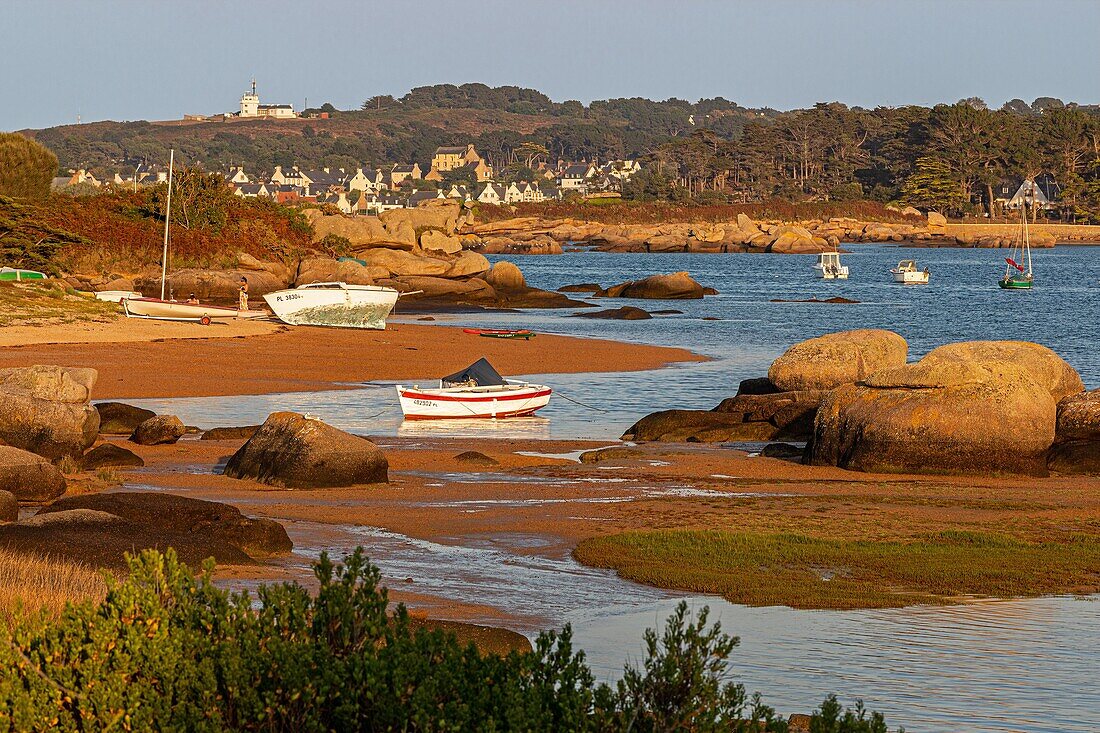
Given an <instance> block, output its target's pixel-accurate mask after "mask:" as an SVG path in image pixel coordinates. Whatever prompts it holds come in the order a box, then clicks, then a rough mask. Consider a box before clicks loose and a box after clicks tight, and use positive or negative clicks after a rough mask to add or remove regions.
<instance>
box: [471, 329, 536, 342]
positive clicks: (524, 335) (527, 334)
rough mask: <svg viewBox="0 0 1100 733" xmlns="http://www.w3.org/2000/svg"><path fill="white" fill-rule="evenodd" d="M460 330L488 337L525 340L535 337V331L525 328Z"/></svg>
mask: <svg viewBox="0 0 1100 733" xmlns="http://www.w3.org/2000/svg"><path fill="white" fill-rule="evenodd" d="M462 332H463V333H469V334H473V335H475V336H481V337H483V338H490V339H523V340H524V341H527V340H530V339H533V338H534V337H535V332H534V331H529V330H527V329H526V328H520V329H506V328H464V329H462Z"/></svg>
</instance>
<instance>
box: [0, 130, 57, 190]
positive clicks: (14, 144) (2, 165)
mask: <svg viewBox="0 0 1100 733" xmlns="http://www.w3.org/2000/svg"><path fill="white" fill-rule="evenodd" d="M56 175H57V156H56V155H54V154H53V153H52V152H51V151H50V150H49V148H47V147H46V146H45V145H42V144H41V143H39V142H37V141H35V140H31V139H30V138H27V137H23V136H22V135H19V134H17V133H14V132H0V196H10V197H11V198H17V199H43V198H46V197H47V196H49V194H50V184H51V183H53V179H54V176H56Z"/></svg>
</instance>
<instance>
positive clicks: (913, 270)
mask: <svg viewBox="0 0 1100 733" xmlns="http://www.w3.org/2000/svg"><path fill="white" fill-rule="evenodd" d="M890 273H891V274H892V275H893V276H894V282H896V283H902V284H904V285H927V284H928V278H929V276H930V275H931V273H930V272H929V270H928V268H927V267H926V268H924V269H923V270H920V269H918V268H917V262H916V260H902V261H901V262H899V263H898V266H897V267H895V268H893V269H892V270H890Z"/></svg>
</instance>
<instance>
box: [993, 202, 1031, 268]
mask: <svg viewBox="0 0 1100 733" xmlns="http://www.w3.org/2000/svg"><path fill="white" fill-rule="evenodd" d="M1019 260H1023V261H1024V264H1020V262H1019ZM1005 263H1006V265H1005V274H1004V277H1002V278H1001V279H1000V281H999V282H998V283H997V284H998V285H1000V286H1001V288H1002V289H1004V290H1030V289H1031V287H1032V285H1033V284H1034V282H1035V278H1034V275H1033V273H1032V269H1031V237H1030V235H1029V233H1028V230H1027V198H1026V197H1025V198H1024V200H1023V201H1022V202H1021V203H1020V229H1019V231H1018V232H1017V235H1016V244H1015V245H1014V246H1013V248H1012V256H1011V257H1005Z"/></svg>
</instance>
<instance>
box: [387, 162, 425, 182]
mask: <svg viewBox="0 0 1100 733" xmlns="http://www.w3.org/2000/svg"><path fill="white" fill-rule="evenodd" d="M421 175H423V173H422V172H421V170H420V164H419V163H413V164H412V165H395V166H394V167H393V168H392V169H391V170H390V188H397V187H398V186H400V185H401V182H402V181H404V180H406V179H409V178H411V179H413V180H414V181H419V180H420V177H421Z"/></svg>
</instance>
